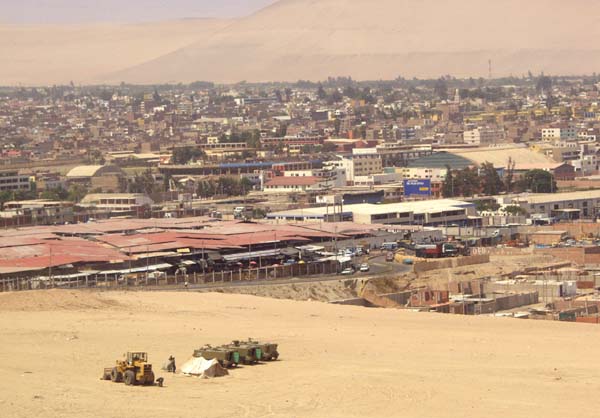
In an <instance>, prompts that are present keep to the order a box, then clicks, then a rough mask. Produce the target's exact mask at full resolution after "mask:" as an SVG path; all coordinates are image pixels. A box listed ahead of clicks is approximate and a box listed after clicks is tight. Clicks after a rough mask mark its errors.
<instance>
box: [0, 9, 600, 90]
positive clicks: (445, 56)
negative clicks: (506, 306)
mask: <svg viewBox="0 0 600 418" xmlns="http://www.w3.org/2000/svg"><path fill="white" fill-rule="evenodd" d="M582 10H585V11H586V12H585V13H582V12H581V11H582ZM599 14H600V3H598V2H593V1H589V0H574V1H571V2H564V1H559V0H531V1H527V2H523V1H520V0H454V1H451V2H440V1H438V0H420V1H414V0H377V1H372V0H280V1H279V2H277V3H275V4H273V5H271V6H269V7H266V8H265V9H263V10H261V11H259V12H258V13H255V14H253V15H250V16H247V17H245V18H241V19H236V20H233V21H223V20H210V19H205V20H204V19H196V20H180V21H172V22H163V23H151V24H143V25H117V24H96V25H74V26H73V25H72V26H69V25H67V26H50V25H37V26H32V25H25V26H10V25H3V26H0V53H1V54H2V55H3V56H5V57H10V59H8V60H5V61H6V62H5V63H4V64H3V65H2V67H1V68H0V85H14V84H25V85H32V84H53V83H65V82H69V81H71V80H73V81H74V82H76V83H104V82H108V83H120V82H122V81H126V82H132V83H165V82H170V83H177V82H191V81H197V80H205V81H215V82H238V81H242V80H248V81H273V80H279V81H296V80H298V79H312V80H322V79H325V78H326V77H328V76H339V75H345V76H352V77H354V78H355V79H363V80H364V79H390V78H395V77H397V76H399V75H402V76H404V77H413V76H417V77H439V76H440V75H445V74H452V75H455V76H473V77H479V76H487V75H488V60H490V59H491V60H492V61H493V75H494V76H502V75H510V74H513V75H517V76H520V75H522V74H525V73H527V71H529V70H531V71H533V72H534V73H538V72H540V71H545V72H546V73H550V74H581V73H592V72H595V71H596V70H597V68H598V67H600V48H598V47H597V46H596V44H595V39H596V38H597V35H598V32H599V31H600V29H598V25H597V24H596V19H597V16H598V15H599ZM575 27H578V28H585V33H584V34H582V32H580V31H577V30H574V29H575ZM557 28H560V30H557Z"/></svg>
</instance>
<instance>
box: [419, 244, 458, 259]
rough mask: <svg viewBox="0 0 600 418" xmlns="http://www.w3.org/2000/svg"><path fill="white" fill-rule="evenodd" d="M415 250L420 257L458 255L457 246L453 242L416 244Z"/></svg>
mask: <svg viewBox="0 0 600 418" xmlns="http://www.w3.org/2000/svg"><path fill="white" fill-rule="evenodd" d="M415 252H416V255H417V257H420V258H441V257H456V256H458V248H457V247H456V245H454V244H450V243H439V244H418V245H415Z"/></svg>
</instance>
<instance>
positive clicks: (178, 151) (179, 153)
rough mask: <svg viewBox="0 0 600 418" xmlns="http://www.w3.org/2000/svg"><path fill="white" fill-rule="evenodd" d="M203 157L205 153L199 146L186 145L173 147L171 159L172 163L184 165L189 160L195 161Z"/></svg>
mask: <svg viewBox="0 0 600 418" xmlns="http://www.w3.org/2000/svg"><path fill="white" fill-rule="evenodd" d="M205 157H206V153H205V152H204V151H203V150H201V149H200V148H196V147H191V146H186V147H176V148H174V149H173V155H172V156H171V160H172V162H173V164H180V165H185V164H188V163H189V162H190V161H197V160H199V159H204V158H205Z"/></svg>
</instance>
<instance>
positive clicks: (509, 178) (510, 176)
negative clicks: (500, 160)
mask: <svg viewBox="0 0 600 418" xmlns="http://www.w3.org/2000/svg"><path fill="white" fill-rule="evenodd" d="M514 186H515V160H513V159H512V157H508V164H507V165H506V174H505V176H504V189H505V190H506V192H507V193H512V191H513V188H514Z"/></svg>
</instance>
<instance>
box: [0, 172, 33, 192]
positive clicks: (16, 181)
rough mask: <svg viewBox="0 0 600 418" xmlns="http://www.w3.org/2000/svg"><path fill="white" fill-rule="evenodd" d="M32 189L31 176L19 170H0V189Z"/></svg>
mask: <svg viewBox="0 0 600 418" xmlns="http://www.w3.org/2000/svg"><path fill="white" fill-rule="evenodd" d="M17 190H31V177H30V176H28V175H26V174H19V172H18V171H17V170H5V171H0V191H2V192H4V191H17Z"/></svg>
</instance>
